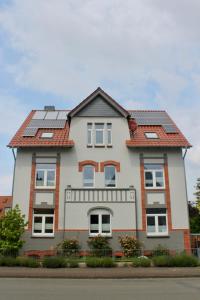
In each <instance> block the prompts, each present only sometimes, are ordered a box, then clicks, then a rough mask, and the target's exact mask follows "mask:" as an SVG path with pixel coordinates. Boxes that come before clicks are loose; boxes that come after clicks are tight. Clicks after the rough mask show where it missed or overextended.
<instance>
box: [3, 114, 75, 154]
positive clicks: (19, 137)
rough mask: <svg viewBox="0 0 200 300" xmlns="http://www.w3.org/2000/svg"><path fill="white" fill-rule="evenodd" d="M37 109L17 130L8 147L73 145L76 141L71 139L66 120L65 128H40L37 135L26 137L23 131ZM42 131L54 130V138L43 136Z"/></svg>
mask: <svg viewBox="0 0 200 300" xmlns="http://www.w3.org/2000/svg"><path fill="white" fill-rule="evenodd" d="M34 113H35V110H33V111H31V113H30V114H29V115H28V117H27V118H26V120H25V121H24V123H23V124H22V126H21V127H20V129H19V130H18V131H17V133H16V134H15V136H14V137H13V138H12V140H11V141H10V143H9V144H8V147H11V148H18V147H40V146H42V147H73V146H74V142H73V141H72V140H69V139H68V137H69V125H68V123H67V122H66V125H65V127H64V128H59V129H50V128H48V129H38V131H37V133H36V135H35V136H34V137H24V136H23V133H24V130H25V129H26V127H27V126H28V124H29V123H30V121H31V119H32V117H33V115H34ZM42 132H52V133H53V134H54V135H53V138H51V139H44V138H41V134H42Z"/></svg>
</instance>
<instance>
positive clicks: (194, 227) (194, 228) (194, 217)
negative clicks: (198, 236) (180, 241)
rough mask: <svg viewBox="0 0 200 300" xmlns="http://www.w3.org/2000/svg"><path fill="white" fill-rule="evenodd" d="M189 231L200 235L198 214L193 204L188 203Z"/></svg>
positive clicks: (199, 216) (199, 215)
mask: <svg viewBox="0 0 200 300" xmlns="http://www.w3.org/2000/svg"><path fill="white" fill-rule="evenodd" d="M188 208H189V218H190V231H191V233H200V212H199V210H198V208H197V206H196V202H195V203H191V202H189V203H188Z"/></svg>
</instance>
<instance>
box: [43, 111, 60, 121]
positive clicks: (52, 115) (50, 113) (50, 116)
mask: <svg viewBox="0 0 200 300" xmlns="http://www.w3.org/2000/svg"><path fill="white" fill-rule="evenodd" d="M57 116H58V111H48V112H47V114H46V116H45V120H56V119H57Z"/></svg>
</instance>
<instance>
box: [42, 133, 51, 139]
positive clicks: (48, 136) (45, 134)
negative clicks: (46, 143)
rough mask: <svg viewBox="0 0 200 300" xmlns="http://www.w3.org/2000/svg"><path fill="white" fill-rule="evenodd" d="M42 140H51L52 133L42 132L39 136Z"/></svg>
mask: <svg viewBox="0 0 200 300" xmlns="http://www.w3.org/2000/svg"><path fill="white" fill-rule="evenodd" d="M41 138H42V139H52V138H53V132H43V133H42V134H41Z"/></svg>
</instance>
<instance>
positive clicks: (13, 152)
mask: <svg viewBox="0 0 200 300" xmlns="http://www.w3.org/2000/svg"><path fill="white" fill-rule="evenodd" d="M12 154H13V158H14V168H13V180H12V205H13V194H14V182H15V169H16V154H15V150H14V149H13V148H12Z"/></svg>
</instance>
